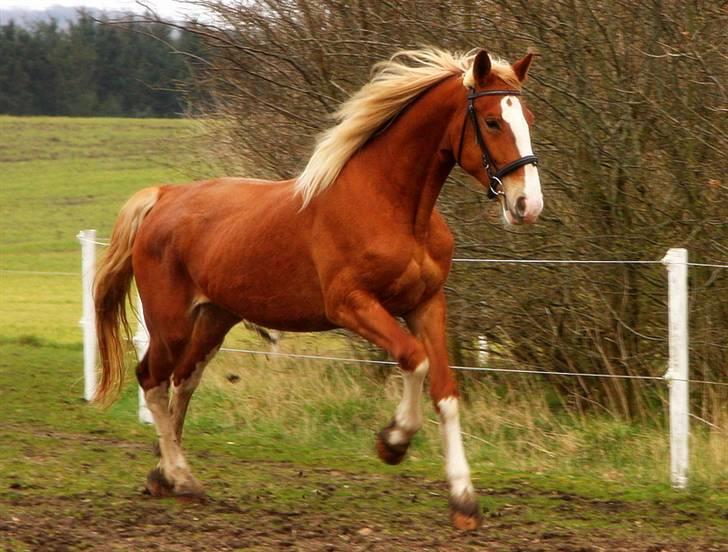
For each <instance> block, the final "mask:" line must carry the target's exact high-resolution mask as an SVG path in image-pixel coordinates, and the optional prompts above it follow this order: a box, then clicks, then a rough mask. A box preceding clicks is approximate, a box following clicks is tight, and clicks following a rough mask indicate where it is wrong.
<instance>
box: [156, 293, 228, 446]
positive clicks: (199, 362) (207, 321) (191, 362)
mask: <svg viewBox="0 0 728 552" xmlns="http://www.w3.org/2000/svg"><path fill="white" fill-rule="evenodd" d="M238 321H239V320H238V318H236V317H234V316H233V315H231V314H230V313H229V312H227V311H225V310H223V309H221V308H219V307H217V306H216V305H213V304H211V303H205V304H202V305H200V306H198V307H197V308H196V313H195V326H194V329H193V331H192V336H191V338H190V342H189V344H188V346H187V349H186V351H185V354H184V358H183V360H182V362H180V363H179V365H178V366H177V367H176V368H175V370H174V373H173V375H172V400H171V401H170V404H169V411H170V414H171V416H172V424H173V426H174V433H175V437H176V438H177V442H178V443H182V430H183V428H184V423H185V416H186V414H187V407H188V406H189V404H190V399H191V398H192V394H193V393H194V392H195V389H197V386H198V385H199V384H200V380H201V379H202V373H203V371H204V370H205V367H206V366H207V365H208V363H209V362H210V361H211V360H212V358H213V357H214V356H215V354H216V353H217V351H218V349H219V348H220V345H222V341H223V339H224V338H225V335H226V334H227V332H228V331H229V330H230V328H231V327H232V326H233V325H235V324H236V323H237V322H238Z"/></svg>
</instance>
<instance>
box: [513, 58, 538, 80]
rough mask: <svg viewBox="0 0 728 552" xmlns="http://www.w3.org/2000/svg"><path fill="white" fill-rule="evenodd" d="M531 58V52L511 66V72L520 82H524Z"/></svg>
mask: <svg viewBox="0 0 728 552" xmlns="http://www.w3.org/2000/svg"><path fill="white" fill-rule="evenodd" d="M533 56H534V54H533V52H528V53H527V54H526V55H525V56H523V58H522V59H520V60H518V61H517V62H516V63H514V64H513V72H514V73H516V77H518V80H519V81H520V82H524V81H525V80H526V78H527V77H528V68H529V67H530V66H531V62H532V61H533Z"/></svg>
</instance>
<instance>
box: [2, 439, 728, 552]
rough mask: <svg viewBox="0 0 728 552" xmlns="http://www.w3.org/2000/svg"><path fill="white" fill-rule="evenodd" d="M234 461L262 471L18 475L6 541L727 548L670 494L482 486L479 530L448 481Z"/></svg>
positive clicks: (142, 546)
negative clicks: (74, 483) (175, 494)
mask: <svg viewBox="0 0 728 552" xmlns="http://www.w3.org/2000/svg"><path fill="white" fill-rule="evenodd" d="M128 454H130V455H131V456H135V454H134V453H133V452H130V453H128ZM229 468H230V469H231V470H234V471H237V470H245V471H246V472H248V473H251V474H254V475H255V477H254V478H253V479H254V480H255V482H253V483H251V485H250V486H245V488H242V489H240V488H238V489H233V488H231V486H230V485H229V484H228V483H226V482H225V481H224V480H219V479H218V480H215V481H212V482H210V483H209V484H208V492H209V494H210V498H209V499H208V500H207V501H206V502H205V503H194V502H187V503H183V502H180V501H178V500H175V499H155V498H151V497H149V496H145V495H144V494H143V493H142V487H141V486H139V487H134V488H132V487H131V486H130V488H129V489H128V492H126V493H122V494H119V493H118V492H116V493H112V492H104V491H100V492H90V493H87V494H85V495H83V496H80V495H73V494H69V495H65V496H53V497H51V496H43V494H42V493H40V492H39V489H38V488H26V487H24V485H23V483H22V482H19V481H18V482H14V483H10V488H9V489H3V490H2V491H3V492H2V495H0V496H1V497H2V498H0V544H2V545H3V546H4V547H5V549H7V550H25V549H29V550H48V551H52V550H159V551H167V550H169V551H171V550H381V551H392V550H443V551H445V550H448V551H449V550H452V551H455V550H504V551H506V550H507V551H538V550H542V551H556V550H561V551H572V552H577V551H582V552H586V551H595V552H596V551H621V550H629V551H633V550H639V551H645V552H647V551H649V552H658V551H675V552H677V551H696V552H697V551H701V552H711V551H719V550H728V543H726V542H725V541H722V542H721V540H720V538H719V536H717V534H716V533H713V534H712V535H705V536H702V537H701V536H694V535H693V536H691V537H689V538H687V537H685V538H682V537H679V536H677V535H675V534H674V531H668V532H667V536H661V535H660V533H661V532H662V531H661V527H672V528H673V529H674V528H675V527H676V526H680V525H687V524H691V523H693V522H699V520H694V519H691V516H690V512H685V511H682V510H679V509H674V508H672V507H671V506H670V505H667V504H663V505H657V506H656V505H655V504H651V505H650V507H649V508H645V506H644V505H641V504H640V503H632V502H623V501H605V500H598V499H593V498H591V499H590V498H586V497H580V496H576V495H573V494H568V493H559V492H544V491H541V492H539V491H537V490H535V489H533V488H532V487H529V486H528V485H525V486H524V487H523V488H517V487H502V488H489V489H482V488H481V489H480V494H481V496H482V497H489V498H490V499H492V500H494V501H495V502H494V503H497V504H498V506H497V507H496V508H494V509H490V511H487V512H486V513H485V521H484V524H483V527H482V528H481V529H480V530H478V531H476V532H472V533H461V532H457V531H456V530H454V529H452V528H451V527H450V525H449V523H448V519H447V511H446V496H447V489H446V487H445V486H444V484H442V483H441V482H435V481H423V480H422V479H421V478H419V477H415V476H411V475H406V474H405V475H394V476H393V475H380V474H370V473H345V472H342V471H338V470H331V469H325V468H312V467H309V466H298V465H296V464H294V463H285V462H275V463H271V462H267V463H264V462H246V461H235V462H234V463H233V465H231V466H229ZM534 493H536V495H534ZM383 506H384V507H383ZM655 508H657V510H655ZM539 510H543V511H539ZM554 512H555V513H556V514H555V516H554V515H551V514H553V513H554ZM542 514H543V515H542ZM724 519H725V522H726V524H728V516H725V517H724Z"/></svg>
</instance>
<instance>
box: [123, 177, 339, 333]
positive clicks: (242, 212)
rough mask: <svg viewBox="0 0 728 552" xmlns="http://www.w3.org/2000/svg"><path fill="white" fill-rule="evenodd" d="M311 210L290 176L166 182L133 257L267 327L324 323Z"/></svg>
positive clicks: (195, 293) (197, 294) (322, 325)
mask: <svg viewBox="0 0 728 552" xmlns="http://www.w3.org/2000/svg"><path fill="white" fill-rule="evenodd" d="M310 216H311V215H310V213H309V212H307V210H304V211H300V199H299V198H298V197H297V196H296V195H295V193H294V190H293V182H292V181H284V182H267V181H261V180H249V179H242V178H221V179H216V180H206V181H200V182H194V183H191V184H186V185H179V186H162V187H161V188H160V192H159V199H158V201H157V204H156V205H155V206H154V208H153V209H152V211H151V212H150V214H149V215H148V217H147V219H146V220H145V221H144V224H143V227H142V228H141V229H140V233H139V236H138V238H139V240H140V243H139V244H135V256H137V257H138V258H139V259H142V258H144V259H146V264H147V265H155V267H156V268H157V270H155V271H154V272H156V273H157V274H159V273H160V270H159V269H160V268H161V269H164V270H163V271H165V272H169V271H173V273H174V284H175V285H178V286H181V285H183V283H184V282H185V281H186V282H188V284H189V285H188V287H189V288H191V290H192V291H191V295H192V299H191V300H195V301H197V300H199V297H204V298H205V300H209V301H211V302H214V303H216V304H218V305H220V306H222V307H224V308H226V309H228V310H230V311H231V312H234V313H235V314H237V315H239V316H240V317H241V318H245V319H247V320H250V321H252V322H255V323H257V324H260V325H263V326H267V327H273V328H279V329H298V328H299V327H301V328H305V329H308V328H309V327H310V328H311V329H315V328H319V327H320V328H321V329H326V327H327V325H326V323H325V313H324V306H323V298H322V295H321V288H320V283H319V280H318V274H317V271H316V267H315V265H314V262H313V259H312V256H311V240H310V226H311V224H310ZM143 263H144V261H141V260H139V261H138V262H137V264H138V265H141V264H143ZM135 271H136V268H135ZM142 278H143V276H142ZM261 297H266V298H268V299H267V300H266V301H261ZM272 298H275V300H273V299H272ZM297 311H298V312H297Z"/></svg>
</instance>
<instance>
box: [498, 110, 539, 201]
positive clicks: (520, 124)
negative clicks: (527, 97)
mask: <svg viewBox="0 0 728 552" xmlns="http://www.w3.org/2000/svg"><path fill="white" fill-rule="evenodd" d="M501 116H502V117H503V120H504V121H505V122H506V123H508V124H509V125H510V127H511V132H513V136H514V137H515V139H516V148H517V149H518V155H519V156H521V157H525V156H526V155H533V149H532V147H531V133H530V132H529V131H528V123H527V122H526V117H525V115H524V114H523V107H522V106H521V102H520V101H519V100H518V98H516V97H515V96H506V97H504V98H503V99H502V100H501ZM523 169H524V171H525V186H524V189H523V193H524V195H525V196H526V200H527V201H528V203H529V204H532V205H534V210H538V211H540V210H541V208H542V207H543V196H542V194H541V181H540V180H539V177H538V169H536V166H535V165H533V164H528V165H525V166H524V167H523ZM535 204H538V209H536V208H535V207H536V205H535Z"/></svg>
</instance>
